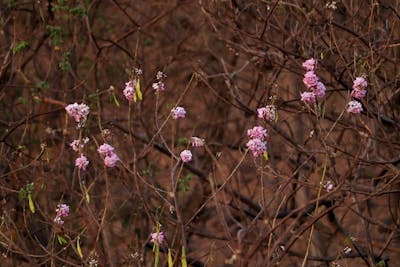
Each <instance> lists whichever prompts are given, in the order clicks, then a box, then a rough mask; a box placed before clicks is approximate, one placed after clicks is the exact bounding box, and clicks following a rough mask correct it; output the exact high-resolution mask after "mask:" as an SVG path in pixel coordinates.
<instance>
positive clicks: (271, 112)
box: [257, 105, 276, 121]
mask: <svg viewBox="0 0 400 267" xmlns="http://www.w3.org/2000/svg"><path fill="white" fill-rule="evenodd" d="M257 113H258V117H259V118H260V119H265V120H267V121H275V119H276V107H275V106H274V105H266V106H265V107H262V108H258V109H257Z"/></svg>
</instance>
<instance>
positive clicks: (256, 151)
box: [246, 138, 267, 157]
mask: <svg viewBox="0 0 400 267" xmlns="http://www.w3.org/2000/svg"><path fill="white" fill-rule="evenodd" d="M246 146H247V147H248V149H250V151H251V152H252V153H253V156H254V157H261V156H262V155H263V154H264V152H265V151H266V150H267V143H266V142H265V141H263V140H261V139H258V138H255V139H251V140H250V141H248V142H247V144H246Z"/></svg>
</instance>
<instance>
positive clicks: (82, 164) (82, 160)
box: [75, 154, 89, 171]
mask: <svg viewBox="0 0 400 267" xmlns="http://www.w3.org/2000/svg"><path fill="white" fill-rule="evenodd" d="M88 164H89V161H88V159H87V157H85V156H84V155H83V154H81V156H80V157H79V158H77V159H76V160H75V166H76V167H78V168H79V169H81V170H82V171H85V170H86V167H87V165H88Z"/></svg>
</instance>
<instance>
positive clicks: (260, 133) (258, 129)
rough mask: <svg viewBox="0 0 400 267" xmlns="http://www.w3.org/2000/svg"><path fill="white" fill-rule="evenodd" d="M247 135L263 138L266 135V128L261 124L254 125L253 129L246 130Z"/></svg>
mask: <svg viewBox="0 0 400 267" xmlns="http://www.w3.org/2000/svg"><path fill="white" fill-rule="evenodd" d="M247 135H248V136H249V137H250V138H257V139H264V137H266V136H267V130H265V129H264V128H263V127H262V126H254V127H253V129H249V130H247Z"/></svg>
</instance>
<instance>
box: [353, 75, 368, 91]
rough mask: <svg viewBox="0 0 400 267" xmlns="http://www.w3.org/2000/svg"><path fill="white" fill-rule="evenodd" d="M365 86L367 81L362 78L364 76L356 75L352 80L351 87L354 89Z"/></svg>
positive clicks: (361, 88)
mask: <svg viewBox="0 0 400 267" xmlns="http://www.w3.org/2000/svg"><path fill="white" fill-rule="evenodd" d="M367 86H368V83H367V81H366V80H365V79H364V77H357V78H356V79H355V80H354V82H353V89H354V90H359V91H361V90H363V89H365V88H367Z"/></svg>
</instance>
